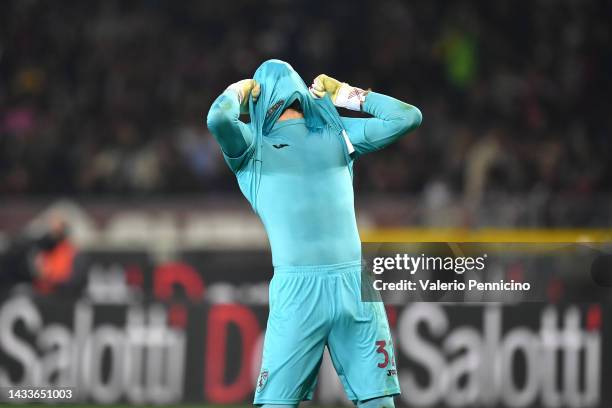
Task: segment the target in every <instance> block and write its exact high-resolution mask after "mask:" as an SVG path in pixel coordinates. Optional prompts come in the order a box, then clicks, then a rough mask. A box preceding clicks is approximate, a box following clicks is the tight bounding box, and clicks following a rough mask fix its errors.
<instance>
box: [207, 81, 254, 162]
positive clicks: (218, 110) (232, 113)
mask: <svg viewBox="0 0 612 408" xmlns="http://www.w3.org/2000/svg"><path fill="white" fill-rule="evenodd" d="M206 124H207V126H208V129H210V131H211V132H212V134H213V136H214V137H215V139H216V140H217V142H218V143H219V145H220V146H221V150H222V151H223V153H224V155H225V156H226V160H227V159H236V158H239V157H241V156H243V155H244V154H245V153H246V152H247V151H248V150H249V148H250V147H251V145H252V142H253V135H252V134H251V130H250V129H249V127H248V125H247V124H245V123H243V122H241V121H240V104H239V103H238V95H237V94H236V93H235V92H233V91H231V90H226V91H225V92H223V93H222V94H221V95H220V96H219V97H218V98H217V99H216V100H215V102H214V103H213V104H212V106H211V108H210V110H209V111H208V116H207V118H206ZM228 163H229V162H228Z"/></svg>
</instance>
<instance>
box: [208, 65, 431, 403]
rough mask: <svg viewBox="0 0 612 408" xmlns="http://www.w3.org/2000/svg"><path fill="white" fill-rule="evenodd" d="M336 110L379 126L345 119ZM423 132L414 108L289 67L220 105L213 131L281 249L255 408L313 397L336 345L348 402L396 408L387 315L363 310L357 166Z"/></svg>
mask: <svg viewBox="0 0 612 408" xmlns="http://www.w3.org/2000/svg"><path fill="white" fill-rule="evenodd" d="M336 107H343V108H348V109H352V110H356V111H363V112H366V113H368V114H370V115H372V116H373V117H372V118H365V119H363V118H345V117H340V116H339V114H338V111H337V109H336ZM241 113H248V114H249V115H250V123H248V124H247V123H243V122H241V121H240V120H239V115H240V114H241ZM420 123H421V113H420V111H419V110H418V109H417V108H415V107H414V106H412V105H408V104H406V103H404V102H401V101H399V100H397V99H394V98H391V97H389V96H385V95H381V94H378V93H376V92H367V91H363V90H362V89H360V88H356V87H352V86H350V85H348V84H346V83H340V82H338V81H336V80H335V79H333V78H331V77H328V76H326V75H319V76H318V77H317V78H315V80H314V81H313V84H312V85H311V87H310V88H308V87H307V86H306V85H305V83H304V81H303V80H302V79H301V78H300V76H299V75H298V74H297V73H296V72H295V71H294V70H293V68H292V67H291V66H290V65H289V64H287V63H285V62H283V61H280V60H270V61H266V62H265V63H263V64H262V65H261V66H260V67H259V68H258V69H257V71H256V72H255V75H254V77H253V79H246V80H242V81H239V82H237V83H235V84H232V85H230V86H229V87H228V88H227V89H226V90H225V91H224V92H223V93H222V94H221V95H220V96H219V97H218V98H217V99H216V100H215V102H214V104H213V106H212V107H211V109H210V111H209V113H208V118H207V124H208V127H209V129H210V130H211V132H212V133H213V135H214V136H215V138H216V139H217V141H218V142H219V144H220V145H221V149H222V151H223V155H224V157H225V160H226V162H227V164H228V165H229V167H230V168H231V170H232V171H233V172H234V173H235V175H236V178H237V179H238V183H239V186H240V189H241V191H242V193H243V194H244V196H245V197H246V198H247V199H248V200H249V202H250V204H251V206H252V208H253V210H254V211H255V212H256V213H257V214H258V215H259V217H260V218H261V220H262V222H263V224H264V227H265V229H266V232H267V234H268V238H269V241H270V246H271V248H272V260H273V264H274V277H273V278H272V281H271V283H270V314H269V317H268V324H267V329H266V335H265V341H264V349H263V358H262V365H261V371H260V374H259V378H258V380H257V386H256V390H255V401H254V403H255V404H256V405H264V406H268V405H269V406H272V407H271V408H279V407H283V406H285V407H295V406H297V405H298V404H299V402H300V401H302V400H308V399H310V398H311V397H312V392H313V389H314V387H315V384H316V378H317V373H318V370H319V366H320V364H321V360H322V356H323V351H324V348H325V346H327V347H328V349H329V352H330V356H331V358H332V362H333V364H334V367H335V369H336V371H337V373H338V375H339V377H340V379H341V381H342V384H343V386H344V389H345V391H346V394H347V396H348V397H349V399H351V400H352V401H354V402H355V404H357V406H358V407H366V408H379V407H393V395H396V394H399V393H400V388H399V383H398V380H397V371H396V369H395V358H394V351H393V343H392V340H391V334H390V331H389V325H388V323H387V317H386V314H385V310H384V306H383V304H382V303H380V302H361V290H360V276H361V273H360V272H361V244H360V240H359V234H358V231H357V223H356V219H355V209H354V203H353V183H352V181H353V161H354V160H356V159H357V158H358V157H360V156H361V155H363V154H366V153H370V152H373V151H376V150H379V149H381V148H383V147H385V146H387V145H389V144H390V143H393V142H394V141H395V140H397V139H398V138H399V137H401V136H402V135H404V134H406V133H407V132H409V131H411V130H413V129H415V128H416V127H418V126H419V125H420Z"/></svg>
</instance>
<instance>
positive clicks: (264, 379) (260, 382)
mask: <svg viewBox="0 0 612 408" xmlns="http://www.w3.org/2000/svg"><path fill="white" fill-rule="evenodd" d="M269 376H270V375H269V373H268V370H266V369H264V370H261V373H259V377H258V378H257V392H259V391H261V390H263V388H264V387H265V386H266V384H267V383H268V377H269Z"/></svg>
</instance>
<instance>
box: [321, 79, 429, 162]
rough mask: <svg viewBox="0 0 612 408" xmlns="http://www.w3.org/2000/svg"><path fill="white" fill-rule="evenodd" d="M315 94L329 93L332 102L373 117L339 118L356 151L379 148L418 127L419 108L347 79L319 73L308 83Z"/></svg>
mask: <svg viewBox="0 0 612 408" xmlns="http://www.w3.org/2000/svg"><path fill="white" fill-rule="evenodd" d="M311 92H313V94H315V96H319V97H321V96H322V95H323V94H324V93H327V94H329V95H330V98H331V99H332V101H333V102H334V105H336V106H338V107H343V108H347V109H351V110H356V111H363V112H366V113H368V114H370V115H372V116H373V117H372V118H365V119H361V118H342V119H343V123H344V125H345V127H346V131H347V133H348V136H349V139H350V141H351V143H352V144H353V147H354V148H355V151H356V152H357V154H358V155H361V154H364V153H368V152H373V151H376V150H380V149H382V148H383V147H385V146H388V145H389V144H391V143H393V142H395V141H396V140H397V139H399V138H400V137H401V136H403V135H405V134H407V133H408V132H410V131H412V130H414V129H416V128H417V127H419V125H420V124H421V121H422V115H421V111H420V110H419V109H418V108H417V107H415V106H412V105H409V104H407V103H404V102H402V101H400V100H397V99H395V98H392V97H390V96H386V95H383V94H379V93H376V92H366V91H364V90H362V89H360V88H356V87H352V86H350V85H348V84H346V83H340V82H339V81H337V80H335V79H333V78H330V77H328V76H327V75H319V76H318V77H317V78H315V80H314V82H313V85H312V87H311Z"/></svg>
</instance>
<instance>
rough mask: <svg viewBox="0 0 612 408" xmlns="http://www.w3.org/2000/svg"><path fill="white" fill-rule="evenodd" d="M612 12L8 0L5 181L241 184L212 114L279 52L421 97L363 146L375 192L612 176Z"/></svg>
mask: <svg viewBox="0 0 612 408" xmlns="http://www.w3.org/2000/svg"><path fill="white" fill-rule="evenodd" d="M611 15H612V3H610V2H607V1H605V0H533V1H529V2H520V4H518V3H517V2H515V1H511V0H496V1H491V2H483V1H441V0H431V1H420V2H408V1H400V0H390V1H388V0H384V1H383V0H381V1H371V2H361V1H352V2H345V1H339V2H330V1H321V0H316V1H297V2H295V1H290V0H274V1H267V2H249V1H223V2H218V1H214V2H209V1H189V2H186V1H181V2H172V1H163V0H147V1H130V2H124V1H119V0H105V1H88V2H79V1H65V2H60V3H56V2H46V1H39V0H20V1H4V2H1V3H0V194H17V195H34V194H36V195H45V194H58V193H61V194H69V195H73V194H74V195H95V194H136V195H138V194H167V193H207V192H218V191H227V190H231V191H233V190H235V189H236V187H235V183H234V181H233V176H232V174H231V173H230V171H229V170H228V169H227V168H226V167H225V165H224V163H223V160H222V158H221V155H220V152H219V148H218V146H217V145H216V144H215V142H214V140H213V138H212V137H211V136H210V134H209V133H208V130H207V129H206V127H205V123H204V122H205V121H204V119H203V118H204V116H205V115H206V112H207V110H208V108H209V106H210V104H211V103H212V101H213V100H214V98H215V97H216V96H217V95H218V94H219V93H220V92H222V90H223V89H224V88H225V87H226V86H227V85H228V84H230V83H232V82H234V81H236V80H239V79H242V78H247V77H250V76H251V75H252V73H253V71H254V70H255V69H256V67H257V66H258V65H259V64H260V63H261V62H262V61H264V60H265V59H268V58H272V57H273V58H281V59H284V60H287V61H288V62H290V63H291V64H292V65H293V66H294V68H295V69H296V70H297V71H298V72H300V73H301V74H302V76H303V77H304V80H305V81H306V82H309V81H310V80H311V79H312V78H313V77H314V76H315V75H317V74H319V73H322V72H324V73H327V74H329V75H332V76H335V77H336V78H338V79H340V80H342V81H346V82H349V83H351V84H353V85H357V86H360V87H363V88H371V89H373V90H375V91H380V92H382V93H386V94H389V95H392V96H395V97H397V98H399V99H402V100H405V101H407V102H409V103H412V104H414V105H416V106H418V107H419V108H421V110H422V111H423V114H424V122H423V125H422V127H421V128H420V129H419V130H418V131H417V132H416V133H415V134H413V135H411V136H410V137H407V138H404V139H402V141H401V142H399V144H398V145H397V146H395V147H394V148H390V149H388V150H387V151H386V152H385V153H384V154H372V155H370V156H366V157H363V158H362V159H360V161H359V163H358V164H357V165H356V172H355V174H356V183H357V185H358V186H359V188H360V192H373V193H377V192H382V193H397V192H411V193H430V194H433V196H434V197H436V196H444V195H445V194H458V195H463V196H464V197H465V198H466V199H467V200H468V202H478V200H480V197H481V196H482V194H483V193H487V192H490V191H501V192H504V193H519V192H521V193H522V192H532V191H545V192H554V193H561V194H567V195H568V196H573V195H577V194H578V195H581V196H585V197H589V196H591V195H593V194H596V193H601V192H609V191H610V190H611V189H612V165H611V161H610V159H609V158H610V157H611V154H610V153H611V150H612V149H611V147H610V140H611V138H610V132H611V130H612V119H611V117H612V116H611V115H609V114H608V108H609V106H610V105H609V98H610V94H611V93H610V91H611V89H610V88H611V87H610V82H611V80H610V72H612V53H610V46H611V45H612V38H611V36H612V30H611V27H610V16H611ZM436 194H437V195H436Z"/></svg>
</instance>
